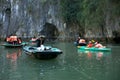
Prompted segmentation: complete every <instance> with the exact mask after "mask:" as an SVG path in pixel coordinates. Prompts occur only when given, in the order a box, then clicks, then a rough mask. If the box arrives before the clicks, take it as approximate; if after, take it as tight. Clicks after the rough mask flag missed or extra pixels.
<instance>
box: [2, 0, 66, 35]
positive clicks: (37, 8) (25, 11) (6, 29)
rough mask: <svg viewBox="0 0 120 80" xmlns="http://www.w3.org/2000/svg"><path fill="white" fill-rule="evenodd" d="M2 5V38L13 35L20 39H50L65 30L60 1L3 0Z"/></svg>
mask: <svg viewBox="0 0 120 80" xmlns="http://www.w3.org/2000/svg"><path fill="white" fill-rule="evenodd" d="M0 4H1V6H0V28H1V29H0V33H1V34H0V36H1V37H6V36H7V35H10V34H13V33H16V34H17V35H18V36H20V37H33V36H37V35H40V34H45V35H47V36H48V37H50V36H56V34H57V36H58V34H59V33H60V32H61V31H62V30H63V25H64V23H63V22H62V20H61V16H60V7H59V6H60V2H59V0H1V2H0ZM51 26H52V31H51V30H50V29H51ZM44 27H45V28H44ZM46 30H47V32H46ZM41 31H42V32H41ZM48 31H49V32H48ZM50 33H51V34H50Z"/></svg>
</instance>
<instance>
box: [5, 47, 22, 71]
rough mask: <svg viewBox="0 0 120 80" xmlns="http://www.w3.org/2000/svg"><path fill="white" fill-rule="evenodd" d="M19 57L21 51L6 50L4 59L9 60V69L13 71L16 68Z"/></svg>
mask: <svg viewBox="0 0 120 80" xmlns="http://www.w3.org/2000/svg"><path fill="white" fill-rule="evenodd" d="M20 56H21V49H15V50H8V51H7V53H6V58H7V59H8V60H9V62H10V65H11V68H12V69H13V70H14V71H15V70H16V68H17V59H18V58H19V57H20Z"/></svg>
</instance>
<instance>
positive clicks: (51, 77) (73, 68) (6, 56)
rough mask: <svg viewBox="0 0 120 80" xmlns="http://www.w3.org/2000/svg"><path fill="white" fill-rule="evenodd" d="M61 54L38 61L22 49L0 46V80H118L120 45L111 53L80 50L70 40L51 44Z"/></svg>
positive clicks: (119, 74)
mask: <svg viewBox="0 0 120 80" xmlns="http://www.w3.org/2000/svg"><path fill="white" fill-rule="evenodd" d="M52 46H53V47H57V48H60V49H62V50H63V54H61V55H59V56H58V57H57V58H56V59H52V60H38V59H35V58H33V57H30V56H28V55H26V54H25V53H24V52H23V51H22V49H8V48H4V47H3V46H0V80H120V46H118V45H108V47H111V48H112V51H111V52H105V53H101V52H98V53H88V52H85V53H84V52H80V51H78V50H77V48H76V47H75V46H74V44H73V43H54V44H53V43H52Z"/></svg>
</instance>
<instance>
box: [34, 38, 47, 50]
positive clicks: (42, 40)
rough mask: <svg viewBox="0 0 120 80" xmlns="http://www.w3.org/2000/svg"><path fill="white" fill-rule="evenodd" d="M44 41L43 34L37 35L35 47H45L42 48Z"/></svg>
mask: <svg viewBox="0 0 120 80" xmlns="http://www.w3.org/2000/svg"><path fill="white" fill-rule="evenodd" d="M44 41H45V38H44V36H39V37H38V38H37V40H36V42H37V47H38V48H37V49H38V50H44V49H45V48H44V45H43V44H44Z"/></svg>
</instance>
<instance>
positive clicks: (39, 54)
mask: <svg viewBox="0 0 120 80" xmlns="http://www.w3.org/2000/svg"><path fill="white" fill-rule="evenodd" d="M23 50H24V52H25V53H26V54H28V55H30V56H34V57H35V58H39V59H53V58H56V57H57V56H58V55H60V54H62V51H61V50H60V49H58V48H53V47H51V46H44V49H40V47H32V46H24V47H23Z"/></svg>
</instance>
